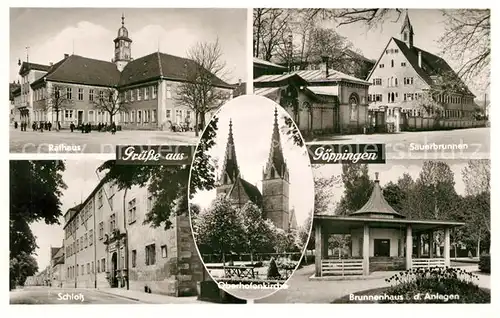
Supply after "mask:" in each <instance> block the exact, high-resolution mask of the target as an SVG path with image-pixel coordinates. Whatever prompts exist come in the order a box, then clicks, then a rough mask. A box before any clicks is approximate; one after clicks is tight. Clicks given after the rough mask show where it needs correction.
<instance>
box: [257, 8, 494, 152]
mask: <svg viewBox="0 0 500 318" xmlns="http://www.w3.org/2000/svg"><path fill="white" fill-rule="evenodd" d="M253 19H254V22H253V26H254V31H253V33H254V43H253V45H254V47H253V54H254V61H253V63H254V80H253V82H254V94H257V95H260V96H266V97H269V98H271V99H273V100H275V101H276V102H277V103H279V104H280V105H282V106H283V107H285V109H287V111H288V112H289V113H290V115H291V116H292V118H293V119H294V120H295V122H296V123H297V125H298V126H299V128H300V130H301V132H302V135H303V136H304V138H305V140H306V141H307V142H311V143H321V144H322V143H347V144H352V143H364V144H366V143H369V144H372V143H385V144H387V145H388V149H387V153H388V158H393V159H408V158H409V157H412V158H415V157H417V158H418V159H440V158H442V156H441V157H440V155H441V154H442V153H446V154H449V153H452V154H454V155H455V156H454V158H457V159H469V158H475V159H488V158H489V152H490V143H489V136H490V128H489V127H490V124H489V123H490V122H489V115H490V107H489V105H490V85H489V83H490V10H483V9H482V10H476V9H453V10H448V9H446V10H445V9H276V8H274V9H270V8H260V9H254V13H253ZM448 157H449V156H448Z"/></svg>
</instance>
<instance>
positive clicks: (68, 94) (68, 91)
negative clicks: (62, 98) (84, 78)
mask: <svg viewBox="0 0 500 318" xmlns="http://www.w3.org/2000/svg"><path fill="white" fill-rule="evenodd" d="M72 98H73V88H71V87H66V99H72Z"/></svg>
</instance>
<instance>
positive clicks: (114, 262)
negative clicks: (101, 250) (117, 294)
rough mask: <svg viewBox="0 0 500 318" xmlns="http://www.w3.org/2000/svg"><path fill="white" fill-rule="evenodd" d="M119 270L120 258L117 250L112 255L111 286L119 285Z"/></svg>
mask: <svg viewBox="0 0 500 318" xmlns="http://www.w3.org/2000/svg"><path fill="white" fill-rule="evenodd" d="M117 271H118V260H117V256H116V252H114V253H113V255H112V256H111V273H110V274H111V277H112V284H111V287H117V286H118V280H117V278H116V274H117Z"/></svg>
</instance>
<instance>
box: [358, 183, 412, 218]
mask: <svg viewBox="0 0 500 318" xmlns="http://www.w3.org/2000/svg"><path fill="white" fill-rule="evenodd" d="M366 214H374V215H379V216H381V217H384V216H385V217H387V216H389V217H397V218H404V216H403V215H402V214H400V213H398V212H396V210H394V209H393V208H392V207H391V206H390V205H389V203H387V201H386V200H385V198H384V195H383V194H382V189H381V188H380V182H379V180H378V176H377V178H376V180H375V184H374V186H373V191H372V195H371V196H370V199H368V201H367V202H366V203H365V205H364V206H363V207H362V208H361V209H359V210H358V211H356V212H353V213H351V215H353V216H362V215H366Z"/></svg>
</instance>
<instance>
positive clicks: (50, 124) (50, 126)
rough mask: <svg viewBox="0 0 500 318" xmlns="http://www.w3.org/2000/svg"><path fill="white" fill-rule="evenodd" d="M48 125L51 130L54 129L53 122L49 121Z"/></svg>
mask: <svg viewBox="0 0 500 318" xmlns="http://www.w3.org/2000/svg"><path fill="white" fill-rule="evenodd" d="M47 127H49V131H50V130H51V129H52V123H51V122H50V121H49V123H48V124H47Z"/></svg>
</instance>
